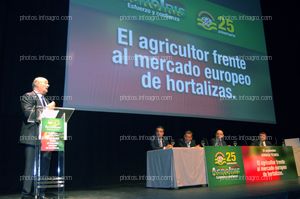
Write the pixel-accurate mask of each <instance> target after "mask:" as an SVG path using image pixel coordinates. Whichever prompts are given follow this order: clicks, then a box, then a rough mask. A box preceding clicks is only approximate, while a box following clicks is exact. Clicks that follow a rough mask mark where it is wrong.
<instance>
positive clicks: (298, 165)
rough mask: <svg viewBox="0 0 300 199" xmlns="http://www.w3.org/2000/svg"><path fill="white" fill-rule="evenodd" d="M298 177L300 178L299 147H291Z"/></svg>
mask: <svg viewBox="0 0 300 199" xmlns="http://www.w3.org/2000/svg"><path fill="white" fill-rule="evenodd" d="M293 151H294V157H295V162H296V167H297V172H298V176H300V147H293Z"/></svg>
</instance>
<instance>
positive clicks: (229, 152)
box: [205, 146, 245, 186]
mask: <svg viewBox="0 0 300 199" xmlns="http://www.w3.org/2000/svg"><path fill="white" fill-rule="evenodd" d="M205 157H206V169H207V180H208V184H209V186H222V185H233V184H243V183H245V178H244V176H245V174H244V165H243V159H242V151H241V148H240V147H228V146H226V147H215V146H208V147H205Z"/></svg>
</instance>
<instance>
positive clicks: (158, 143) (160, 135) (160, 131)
mask: <svg viewBox="0 0 300 199" xmlns="http://www.w3.org/2000/svg"><path fill="white" fill-rule="evenodd" d="M164 134H165V129H164V127H162V126H158V127H156V130H155V135H154V136H153V137H152V139H151V140H150V146H151V149H152V150H155V149H169V148H172V147H173V146H172V145H171V144H170V142H169V139H168V138H167V137H166V136H164Z"/></svg>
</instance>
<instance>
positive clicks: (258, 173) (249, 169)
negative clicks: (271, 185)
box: [241, 146, 297, 183]
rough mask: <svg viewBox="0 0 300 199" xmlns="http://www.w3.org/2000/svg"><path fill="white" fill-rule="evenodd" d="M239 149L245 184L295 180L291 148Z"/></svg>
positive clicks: (243, 147)
mask: <svg viewBox="0 0 300 199" xmlns="http://www.w3.org/2000/svg"><path fill="white" fill-rule="evenodd" d="M241 148H242V153H243V162H244V168H245V174H246V182H247V183H253V182H266V181H274V180H281V179H293V178H297V169H296V165H295V160H294V153H293V149H292V147H280V146H268V147H255V146H242V147H241Z"/></svg>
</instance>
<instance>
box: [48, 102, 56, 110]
mask: <svg viewBox="0 0 300 199" xmlns="http://www.w3.org/2000/svg"><path fill="white" fill-rule="evenodd" d="M47 108H49V109H54V108H55V102H54V101H52V102H51V103H49V104H48V105H47Z"/></svg>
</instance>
